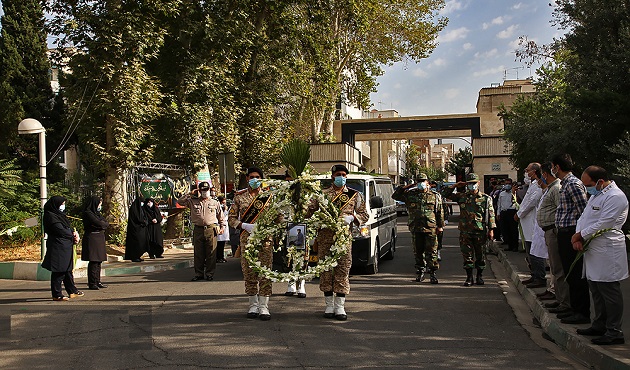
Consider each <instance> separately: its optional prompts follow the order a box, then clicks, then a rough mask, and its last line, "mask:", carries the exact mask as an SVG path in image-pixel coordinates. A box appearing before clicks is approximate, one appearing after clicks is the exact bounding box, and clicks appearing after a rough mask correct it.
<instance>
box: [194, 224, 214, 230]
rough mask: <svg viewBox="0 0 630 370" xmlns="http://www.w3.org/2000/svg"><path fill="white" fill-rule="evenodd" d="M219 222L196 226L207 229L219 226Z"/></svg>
mask: <svg viewBox="0 0 630 370" xmlns="http://www.w3.org/2000/svg"><path fill="white" fill-rule="evenodd" d="M218 225H219V224H212V225H195V227H198V228H200V229H204V230H205V229H207V228H209V227H214V226H218Z"/></svg>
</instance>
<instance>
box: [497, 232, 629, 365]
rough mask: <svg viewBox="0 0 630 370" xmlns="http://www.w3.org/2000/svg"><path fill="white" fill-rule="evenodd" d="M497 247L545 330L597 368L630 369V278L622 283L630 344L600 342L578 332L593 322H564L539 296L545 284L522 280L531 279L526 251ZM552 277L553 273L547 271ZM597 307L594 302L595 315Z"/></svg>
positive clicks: (553, 338) (499, 254)
mask: <svg viewBox="0 0 630 370" xmlns="http://www.w3.org/2000/svg"><path fill="white" fill-rule="evenodd" d="M493 248H494V250H495V252H497V257H498V259H499V262H500V263H502V264H503V266H504V267H505V269H506V270H507V271H508V273H509V274H510V278H511V280H512V283H514V285H515V286H516V289H517V290H518V291H519V292H520V293H521V296H522V297H523V299H524V300H525V302H526V303H527V305H528V306H529V308H530V309H531V311H532V314H533V316H534V320H535V321H538V323H539V324H540V326H541V327H542V329H543V331H544V332H545V333H546V334H547V335H548V336H549V338H547V339H551V340H552V341H554V342H555V343H556V344H557V345H558V346H560V347H561V348H563V349H564V350H566V351H568V352H569V353H571V354H572V355H574V356H575V357H577V358H578V359H580V360H581V361H583V362H585V363H587V364H588V365H589V366H591V367H592V368H596V369H630V351H629V350H630V301H629V300H630V281H629V280H630V279H626V280H624V281H622V283H621V289H622V292H623V295H624V298H625V302H624V303H625V304H624V319H625V320H624V325H623V330H624V332H625V333H626V337H627V338H628V339H627V340H626V344H622V345H615V346H598V345H594V344H592V343H591V342H590V339H591V338H592V337H585V336H582V335H578V334H576V332H575V330H576V328H587V327H589V324H584V325H570V324H562V323H560V319H558V318H556V315H555V314H551V313H549V312H548V311H547V309H545V308H544V307H543V305H542V303H544V302H553V301H542V302H541V301H539V300H537V299H536V294H537V293H542V292H544V291H545V288H538V289H528V288H526V287H525V286H524V285H523V284H522V283H521V280H525V279H527V278H528V277H529V276H530V275H529V269H528V267H527V262H526V261H525V253H519V252H504V251H503V248H502V246H501V245H500V244H499V243H495V244H494V247H493ZM547 281H549V275H547ZM592 315H593V308H592V302H591V317H592Z"/></svg>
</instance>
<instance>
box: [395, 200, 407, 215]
mask: <svg viewBox="0 0 630 370" xmlns="http://www.w3.org/2000/svg"><path fill="white" fill-rule="evenodd" d="M396 213H397V214H398V216H403V215H407V214H409V213H408V212H407V205H406V204H405V202H403V201H400V200H397V201H396Z"/></svg>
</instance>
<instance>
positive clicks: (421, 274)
mask: <svg viewBox="0 0 630 370" xmlns="http://www.w3.org/2000/svg"><path fill="white" fill-rule="evenodd" d="M424 272H425V269H420V271H418V275H417V276H416V281H417V282H421V281H424Z"/></svg>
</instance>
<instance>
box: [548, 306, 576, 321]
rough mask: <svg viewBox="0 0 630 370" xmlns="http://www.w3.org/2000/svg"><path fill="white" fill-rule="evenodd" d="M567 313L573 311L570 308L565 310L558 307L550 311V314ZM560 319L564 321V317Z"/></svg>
mask: <svg viewBox="0 0 630 370" xmlns="http://www.w3.org/2000/svg"><path fill="white" fill-rule="evenodd" d="M566 312H572V311H571V309H570V308H563V307H556V308H550V309H549V313H566ZM560 319H562V317H560Z"/></svg>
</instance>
